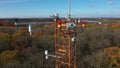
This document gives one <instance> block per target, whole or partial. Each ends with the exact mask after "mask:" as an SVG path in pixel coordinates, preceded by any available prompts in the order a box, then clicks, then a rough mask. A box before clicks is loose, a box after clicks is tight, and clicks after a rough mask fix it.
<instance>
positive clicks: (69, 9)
mask: <svg viewBox="0 0 120 68" xmlns="http://www.w3.org/2000/svg"><path fill="white" fill-rule="evenodd" d="M68 16H69V18H71V0H68Z"/></svg>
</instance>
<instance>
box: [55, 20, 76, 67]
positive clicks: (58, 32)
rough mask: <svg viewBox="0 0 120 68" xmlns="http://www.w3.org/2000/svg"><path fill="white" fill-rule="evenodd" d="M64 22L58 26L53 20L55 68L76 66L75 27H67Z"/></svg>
mask: <svg viewBox="0 0 120 68" xmlns="http://www.w3.org/2000/svg"><path fill="white" fill-rule="evenodd" d="M56 21H57V20H56ZM66 23H68V24H69V22H62V24H61V27H58V23H57V22H55V55H56V57H55V60H56V65H55V66H56V67H55V68H76V43H75V38H76V28H67V27H66V26H67V25H66ZM71 26H72V25H71Z"/></svg>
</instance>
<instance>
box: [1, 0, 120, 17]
mask: <svg viewBox="0 0 120 68" xmlns="http://www.w3.org/2000/svg"><path fill="white" fill-rule="evenodd" d="M71 9H72V10H71V13H72V17H120V0H72V8H71ZM55 13H59V14H60V16H61V17H64V16H65V15H67V13H68V0H0V18H12V17H20V18H26V17H49V16H50V15H53V14H55Z"/></svg>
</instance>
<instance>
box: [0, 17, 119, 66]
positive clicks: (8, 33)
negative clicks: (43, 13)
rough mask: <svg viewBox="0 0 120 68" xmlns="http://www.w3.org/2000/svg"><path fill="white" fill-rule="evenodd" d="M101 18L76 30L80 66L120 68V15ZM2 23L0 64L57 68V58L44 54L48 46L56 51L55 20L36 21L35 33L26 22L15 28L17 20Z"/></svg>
mask: <svg viewBox="0 0 120 68" xmlns="http://www.w3.org/2000/svg"><path fill="white" fill-rule="evenodd" d="M50 20H51V19H50ZM50 20H48V19H47V21H50ZM19 21H21V20H19ZM34 21H38V20H34ZM39 21H41V20H39ZM101 21H102V22H103V23H102V24H96V23H87V25H86V28H85V29H84V31H83V32H81V33H78V34H77V40H76V43H77V59H76V60H77V68H120V19H112V20H111V19H108V20H106V19H101ZM0 25H1V26H0V68H55V58H52V57H50V58H49V59H48V60H46V59H45V55H44V51H45V50H46V49H47V50H49V51H50V53H51V54H54V50H55V48H54V40H55V38H54V36H55V34H54V24H45V25H33V35H32V36H30V35H29V32H28V29H27V27H26V26H19V27H18V30H17V31H15V29H16V26H14V20H3V19H2V20H0ZM80 29H81V24H78V30H77V31H79V30H80Z"/></svg>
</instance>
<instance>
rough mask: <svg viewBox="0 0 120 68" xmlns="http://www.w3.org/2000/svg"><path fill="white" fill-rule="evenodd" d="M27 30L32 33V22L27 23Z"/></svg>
mask: <svg viewBox="0 0 120 68" xmlns="http://www.w3.org/2000/svg"><path fill="white" fill-rule="evenodd" d="M28 31H29V32H30V35H32V24H29V25H28Z"/></svg>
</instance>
